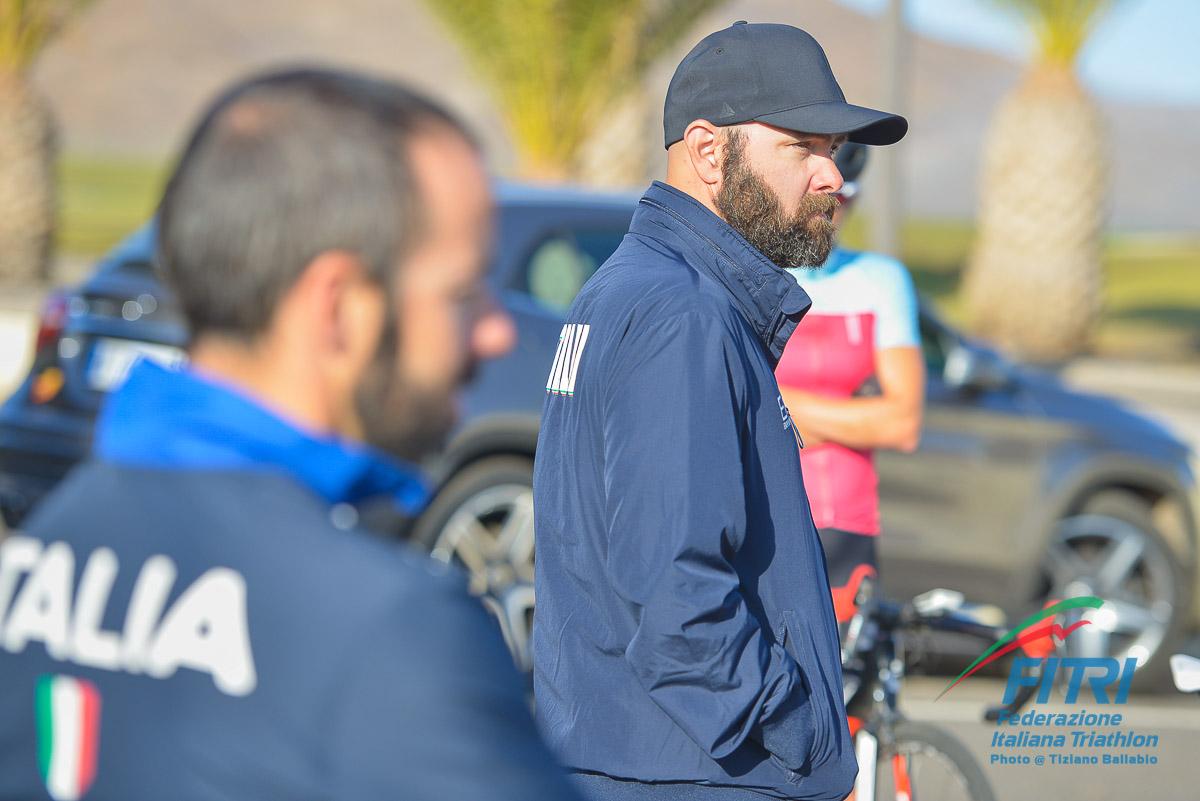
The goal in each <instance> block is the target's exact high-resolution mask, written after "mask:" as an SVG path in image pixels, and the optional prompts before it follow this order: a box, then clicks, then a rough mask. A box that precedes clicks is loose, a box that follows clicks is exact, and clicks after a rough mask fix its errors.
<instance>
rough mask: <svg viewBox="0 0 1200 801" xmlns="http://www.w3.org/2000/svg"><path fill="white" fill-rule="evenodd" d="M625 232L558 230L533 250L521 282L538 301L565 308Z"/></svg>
mask: <svg viewBox="0 0 1200 801" xmlns="http://www.w3.org/2000/svg"><path fill="white" fill-rule="evenodd" d="M624 236H625V229H624V228H621V229H593V230H563V231H556V232H555V233H553V234H550V235H549V236H547V237H546V238H544V239H543V240H541V242H540V243H539V244H538V245H537V246H536V247H534V249H533V250H532V251H531V252H530V255H529V259H528V260H527V261H526V263H525V265H524V267H523V269H522V270H521V280H519V281H518V286H519V288H520V289H521V290H523V291H525V292H527V293H529V295H530V296H531V297H532V298H533V299H534V300H537V301H538V302H539V303H541V304H543V305H545V306H547V307H549V308H551V309H554V310H555V311H566V310H567V307H568V306H570V305H571V301H573V300H574V299H575V296H576V295H577V294H579V290H580V289H582V288H583V285H584V283H585V282H586V281H587V280H588V279H589V278H591V277H592V273H594V272H596V268H597V267H599V266H600V265H601V264H603V263H604V260H605V259H607V258H608V257H609V256H611V255H612V252H613V251H614V250H616V249H617V245H619V244H621V239H622V237H624Z"/></svg>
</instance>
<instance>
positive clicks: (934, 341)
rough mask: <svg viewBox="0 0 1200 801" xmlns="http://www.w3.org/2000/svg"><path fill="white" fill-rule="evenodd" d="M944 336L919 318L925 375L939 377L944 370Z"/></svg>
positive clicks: (923, 317)
mask: <svg viewBox="0 0 1200 801" xmlns="http://www.w3.org/2000/svg"><path fill="white" fill-rule="evenodd" d="M946 350H947V348H946V342H945V335H944V334H943V333H942V331H941V329H939V328H938V327H937V326H936V325H933V324H932V323H930V322H929V321H928V320H927V319H926V318H925V316H924V315H922V316H921V353H922V355H924V357H925V372H926V374H927V375H931V376H940V375H942V374H943V373H944V372H945V369H946Z"/></svg>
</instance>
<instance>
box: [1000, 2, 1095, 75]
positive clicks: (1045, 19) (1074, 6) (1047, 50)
mask: <svg viewBox="0 0 1200 801" xmlns="http://www.w3.org/2000/svg"><path fill="white" fill-rule="evenodd" d="M1002 2H1003V4H1004V5H1006V6H1009V7H1011V8H1013V9H1015V10H1016V11H1018V12H1019V13H1020V14H1021V15H1022V16H1024V17H1025V18H1026V19H1027V20H1028V22H1029V25H1030V27H1031V28H1032V29H1033V33H1034V37H1035V38H1036V41H1037V59H1038V61H1040V62H1043V63H1047V64H1053V65H1058V66H1064V67H1069V66H1071V65H1072V64H1074V63H1075V59H1076V58H1077V57H1078V56H1079V52H1080V51H1081V50H1082V49H1083V46H1084V44H1086V43H1087V40H1088V37H1089V36H1091V34H1092V31H1093V30H1094V29H1095V26H1096V23H1097V22H1098V21H1099V20H1100V18H1101V17H1102V16H1103V15H1104V13H1105V12H1106V11H1108V9H1109V8H1110V7H1111V6H1112V5H1113V4H1114V2H1115V0H1002Z"/></svg>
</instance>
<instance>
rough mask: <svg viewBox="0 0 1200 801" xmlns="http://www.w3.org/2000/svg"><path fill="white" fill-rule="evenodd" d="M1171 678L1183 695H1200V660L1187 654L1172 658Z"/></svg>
mask: <svg viewBox="0 0 1200 801" xmlns="http://www.w3.org/2000/svg"><path fill="white" fill-rule="evenodd" d="M1171 676H1172V678H1174V679H1175V687H1176V688H1177V689H1178V690H1179V692H1181V693H1200V659H1197V658H1196V657H1194V656H1188V655H1187V654H1175V655H1174V656H1172V657H1171Z"/></svg>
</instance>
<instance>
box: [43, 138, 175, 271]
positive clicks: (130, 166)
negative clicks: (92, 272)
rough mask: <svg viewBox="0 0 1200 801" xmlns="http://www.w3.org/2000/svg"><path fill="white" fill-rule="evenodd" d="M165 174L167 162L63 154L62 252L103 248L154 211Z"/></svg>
mask: <svg viewBox="0 0 1200 801" xmlns="http://www.w3.org/2000/svg"><path fill="white" fill-rule="evenodd" d="M165 179H166V168H165V166H164V165H163V164H162V163H160V162H155V161H144V160H140V161H139V160H134V159H114V158H98V157H89V156H77V155H67V156H64V157H63V158H61V159H59V163H58V202H59V228H58V251H59V253H61V254H64V255H68V256H99V255H101V254H102V253H104V252H105V251H106V250H108V249H109V248H111V247H112V246H113V245H115V244H116V243H117V242H119V241H120V240H121V239H123V238H124V237H126V236H128V235H129V234H130V233H132V232H133V231H134V230H135V229H136V228H137V227H138V226H140V225H141V224H142V223H144V222H145V221H146V220H147V219H148V218H149V217H150V215H151V214H153V212H154V207H155V205H156V204H157V203H158V197H159V193H160V192H161V191H162V183H163V181H164V180H165Z"/></svg>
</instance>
